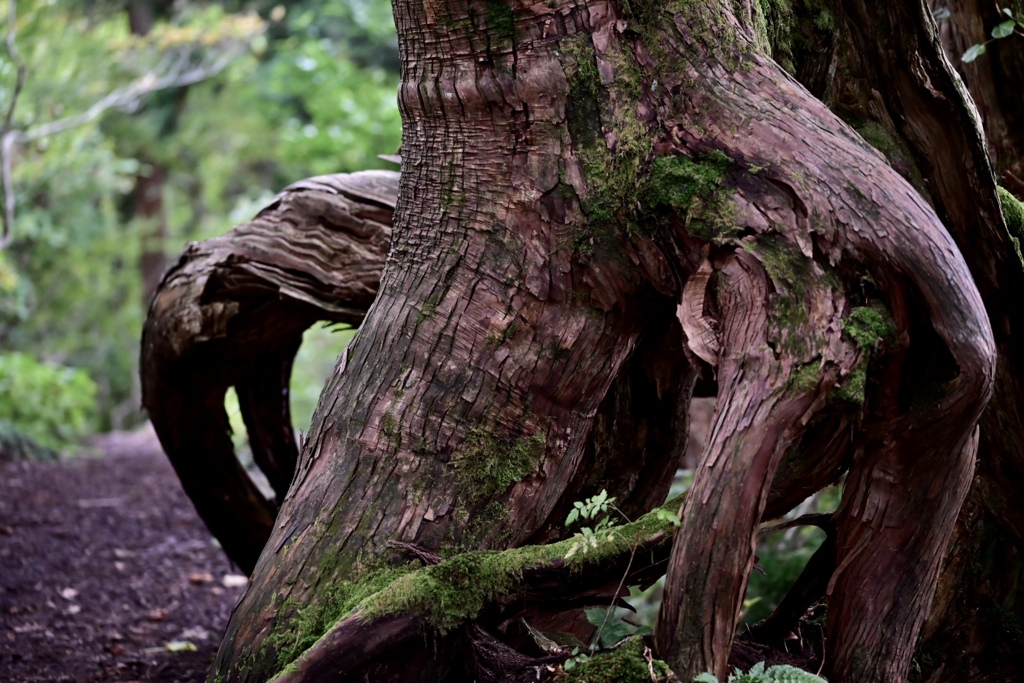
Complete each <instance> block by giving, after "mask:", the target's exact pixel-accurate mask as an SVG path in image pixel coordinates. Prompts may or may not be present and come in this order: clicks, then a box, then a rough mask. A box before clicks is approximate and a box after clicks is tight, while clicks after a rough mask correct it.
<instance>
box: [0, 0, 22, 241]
mask: <svg viewBox="0 0 1024 683" xmlns="http://www.w3.org/2000/svg"><path fill="white" fill-rule="evenodd" d="M17 38H18V3H17V0H10V1H9V2H8V3H7V39H6V45H7V54H8V56H9V57H10V58H11V62H12V63H13V64H14V65H15V68H16V69H17V76H16V80H15V83H14V93H13V94H12V95H11V101H10V103H9V104H8V105H7V112H6V113H5V114H4V123H3V128H2V129H0V184H2V185H3V192H4V211H3V230H2V232H0V250H3V249H6V248H7V246H8V245H9V244H10V243H11V235H12V230H13V228H14V202H15V198H14V185H13V182H12V179H11V175H12V171H11V154H12V152H13V151H14V131H13V130H12V127H13V124H14V109H15V107H17V106H18V97H19V96H20V95H21V91H22V90H23V89H24V87H25V78H26V75H27V71H28V70H27V69H26V67H25V61H24V60H23V59H22V58H21V53H20V52H18V45H17Z"/></svg>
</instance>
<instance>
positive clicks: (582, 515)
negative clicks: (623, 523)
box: [565, 489, 616, 559]
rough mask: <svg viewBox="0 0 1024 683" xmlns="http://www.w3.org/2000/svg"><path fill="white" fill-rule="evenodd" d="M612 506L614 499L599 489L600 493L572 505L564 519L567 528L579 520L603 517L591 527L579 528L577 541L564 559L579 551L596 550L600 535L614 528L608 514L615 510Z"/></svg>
mask: <svg viewBox="0 0 1024 683" xmlns="http://www.w3.org/2000/svg"><path fill="white" fill-rule="evenodd" d="M614 504H615V498H614V497H611V498H609V497H608V491H607V490H605V489H601V493H599V494H597V495H596V496H591V497H590V498H587V499H586V500H585V501H583V502H580V501H576V502H575V503H573V504H572V510H571V511H570V512H569V516H568V517H566V518H565V526H567V527H568V526H572V525H573V524H575V523H576V522H578V521H579V520H580V519H589V520H597V518H598V517H601V515H604V516H603V517H601V519H600V520H598V521H597V523H596V524H594V526H593V527H589V526H585V527H581V528H580V530H579V533H577V534H576V539H577V540H576V542H575V543H573V545H572V546H571V547H570V548H569V552H567V553H566V554H565V559H569V558H570V557H572V556H573V555H575V554H576V553H577V552H580V551H582V552H584V553H586V552H589V551H590V550H596V549H597V546H598V543H599V542H600V535H601V534H603V533H604V532H606V531H609V530H611V529H612V528H613V527H615V526H616V522H615V521H614V520H613V519H612V516H611V515H609V514H608V511H609V510H614V509H615V505H614ZM608 538H609V539H610V538H611V536H610V535H609V536H608Z"/></svg>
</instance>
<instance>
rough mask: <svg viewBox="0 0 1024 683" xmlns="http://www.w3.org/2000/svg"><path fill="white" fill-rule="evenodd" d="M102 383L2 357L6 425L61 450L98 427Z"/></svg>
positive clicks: (0, 397) (0, 390) (18, 356)
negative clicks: (97, 384)
mask: <svg viewBox="0 0 1024 683" xmlns="http://www.w3.org/2000/svg"><path fill="white" fill-rule="evenodd" d="M96 392H97V388H96V383H95V382H94V381H93V380H92V378H91V377H89V375H88V374H87V373H86V372H84V371H83V370H79V369H76V368H68V367H63V366H60V365H54V364H50V363H44V362H40V361H38V360H36V359H35V358H33V357H32V356H30V355H28V354H25V353H20V352H12V353H0V424H3V426H4V429H3V431H4V432H18V433H20V434H23V435H24V436H27V437H29V438H30V439H32V440H33V441H35V442H36V443H38V444H39V445H40V446H43V447H45V448H49V449H52V450H56V451H59V450H61V449H64V448H67V447H69V446H71V445H73V444H75V443H76V442H77V441H78V440H79V439H81V438H82V437H83V436H85V435H87V434H89V433H90V432H91V431H92V430H93V429H94V428H95V425H96V419H97V416H96Z"/></svg>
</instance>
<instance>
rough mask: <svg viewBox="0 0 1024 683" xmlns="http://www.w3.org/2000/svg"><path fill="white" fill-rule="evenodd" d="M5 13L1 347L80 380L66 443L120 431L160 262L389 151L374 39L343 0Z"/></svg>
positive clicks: (386, 80) (395, 136)
mask: <svg viewBox="0 0 1024 683" xmlns="http://www.w3.org/2000/svg"><path fill="white" fill-rule="evenodd" d="M126 7H127V9H128V10H129V11H126ZM5 9H6V10H8V11H5V12H4V17H3V19H4V28H3V33H4V37H5V38H9V40H8V41H7V46H8V48H7V50H6V52H5V56H4V58H3V59H2V62H0V77H2V82H0V88H2V90H0V93H2V94H0V103H2V104H3V107H2V108H3V113H4V114H7V113H8V112H10V116H9V117H8V121H7V125H5V126H4V129H3V140H4V155H3V156H4V162H5V164H8V165H9V171H8V172H7V173H6V174H5V176H4V177H5V183H4V185H5V189H6V190H8V191H9V199H10V201H6V202H5V208H7V209H8V210H9V213H10V221H8V222H9V224H10V225H9V228H10V229H9V235H8V237H9V239H10V245H9V246H8V248H7V249H6V250H4V251H2V252H0V348H3V349H4V350H5V351H19V352H22V353H25V354H28V355H29V356H31V357H32V358H34V359H35V360H37V361H43V362H44V363H46V364H51V365H52V364H56V365H59V366H68V367H75V368H79V369H81V370H82V371H84V372H86V373H87V374H88V375H89V376H90V377H91V378H92V380H93V382H95V384H96V385H97V387H98V389H97V391H95V392H94V393H93V394H90V395H89V397H88V401H87V402H88V403H89V404H90V407H89V409H88V410H87V411H86V413H87V414H88V415H89V416H90V417H89V419H88V420H86V422H85V424H84V426H83V430H93V429H109V428H111V427H123V426H129V425H132V424H135V423H137V422H138V420H139V419H140V418H141V415H140V413H139V411H138V403H139V398H138V387H137V381H136V380H135V379H134V377H135V376H136V359H137V357H138V351H137V344H138V340H137V333H136V332H134V331H133V330H138V329H139V327H140V326H141V322H142V318H143V310H144V306H145V303H146V302H147V301H148V295H147V291H149V290H150V289H151V287H152V286H153V285H155V282H156V281H158V279H159V277H160V276H161V275H162V273H163V269H164V267H165V265H166V256H165V255H166V254H168V253H172V254H173V253H176V252H177V251H178V250H179V249H180V247H181V245H182V244H183V243H184V242H186V241H187V240H191V239H200V238H203V237H207V236H210V235H213V234H218V233H220V232H223V231H224V230H225V229H226V228H227V227H228V226H229V225H230V224H231V222H232V221H235V222H237V220H239V219H240V218H241V217H242V216H245V215H247V214H249V213H251V211H252V207H254V206H258V205H259V204H260V203H262V202H264V201H266V199H267V198H269V197H270V196H271V195H272V193H273V191H274V189H275V188H277V187H280V186H281V185H284V184H286V182H288V181H290V180H291V179H294V178H298V177H304V176H308V175H312V174H316V173H325V172H337V171H344V170H355V169H357V168H366V167H373V166H375V165H378V164H383V163H384V162H381V161H379V160H378V159H377V158H376V155H377V154H380V153H382V152H392V151H394V149H395V148H396V147H397V146H398V140H399V134H400V126H399V121H398V112H397V107H396V104H395V102H394V87H395V83H396V80H397V64H396V63H395V61H394V58H393V57H388V56H387V55H391V54H393V51H394V40H395V38H394V27H393V23H392V21H391V18H390V14H388V13H387V12H386V11H385V12H380V11H378V10H375V9H373V7H372V6H369V5H368V6H365V7H364V6H363V5H362V4H351V3H349V2H347V1H341V2H327V3H288V4H287V6H286V5H283V4H278V3H239V2H225V3H215V2H186V3H180V2H179V3H173V4H172V3H162V2H142V1H140V2H133V3H130V6H126V5H125V4H124V3H121V2H117V3H114V2H102V3H83V2H80V1H79V0H60V1H59V2H35V1H33V0H21V1H19V2H11V3H8V4H7V5H6V6H5ZM132 17H133V18H134V20H133V21H134V23H133V22H130V21H129V18H132ZM12 47H13V49H12ZM389 60H390V61H389ZM19 74H20V76H19ZM19 79H20V82H21V83H22V85H21V87H20V90H19V87H18V83H19ZM16 91H17V95H15V93H16ZM356 102H358V103H359V104H358V105H357V104H356ZM339 149H341V150H343V151H342V152H341V153H339V152H338V150H339ZM140 273H141V274H142V275H141V276H140ZM147 279H148V280H149V282H150V284H149V285H147V284H146V282H145V281H146V280H147ZM7 367H10V368H15V367H18V368H23V367H26V365H25V363H24V362H21V361H19V362H18V363H13V362H12V363H10V364H8V366H7ZM317 381H319V379H318V380H317ZM17 386H22V383H20V382H19V383H17ZM69 386H82V385H79V384H74V385H69ZM69 391H70V389H69ZM22 398H24V399H26V400H27V399H28V398H29V397H22ZM82 398H83V400H84V399H85V397H84V396H83V397H82ZM20 402H21V403H24V401H20ZM76 405H77V404H76ZM38 411H39V412H45V406H39V407H38ZM5 417H7V418H9V419H11V420H14V421H15V422H19V421H20V428H21V429H23V430H24V429H26V427H25V425H26V422H25V420H24V419H23V418H20V417H19V418H17V420H15V419H14V418H15V416H13V415H9V416H5ZM16 426H18V425H16ZM80 434H81V432H80V431H79V432H76V435H80ZM60 443H61V446H62V447H66V446H67V445H68V444H69V443H70V441H68V440H66V437H64V439H62V440H61V442H60Z"/></svg>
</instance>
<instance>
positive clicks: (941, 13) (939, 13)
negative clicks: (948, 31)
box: [932, 7, 951, 21]
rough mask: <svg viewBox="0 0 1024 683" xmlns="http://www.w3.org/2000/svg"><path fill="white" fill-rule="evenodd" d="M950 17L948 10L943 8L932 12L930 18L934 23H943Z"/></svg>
mask: <svg viewBox="0 0 1024 683" xmlns="http://www.w3.org/2000/svg"><path fill="white" fill-rule="evenodd" d="M950 16H951V15H950V12H949V9H947V8H945V7H942V8H940V9H937V10H935V11H934V12H932V17H933V18H934V19H935V21H945V20H946V19H949V17H950Z"/></svg>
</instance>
